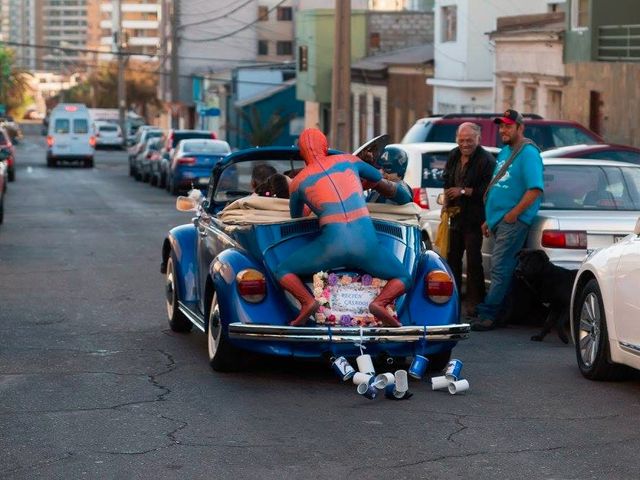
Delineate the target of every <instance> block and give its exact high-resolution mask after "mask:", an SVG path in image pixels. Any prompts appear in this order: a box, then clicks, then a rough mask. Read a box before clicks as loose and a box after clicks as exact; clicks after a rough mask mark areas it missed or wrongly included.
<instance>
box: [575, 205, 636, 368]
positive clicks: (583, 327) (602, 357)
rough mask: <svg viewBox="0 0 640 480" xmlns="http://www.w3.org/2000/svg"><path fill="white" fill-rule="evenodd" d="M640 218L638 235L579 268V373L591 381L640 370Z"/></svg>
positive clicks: (576, 288)
mask: <svg viewBox="0 0 640 480" xmlns="http://www.w3.org/2000/svg"><path fill="white" fill-rule="evenodd" d="M638 285H640V218H638V220H637V222H636V225H635V228H634V230H633V233H632V234H630V235H628V236H626V237H624V238H623V239H621V240H620V241H619V242H617V243H615V244H613V245H610V246H609V247H607V248H603V249H601V250H598V251H595V252H594V253H593V254H592V255H590V256H589V257H588V258H587V259H586V260H585V262H584V263H583V264H582V266H581V267H580V270H579V271H578V275H577V277H576V280H575V283H574V286H573V293H572V296H571V316H570V318H571V333H572V336H573V339H574V342H575V349H576V357H577V361H578V367H579V368H580V371H581V372H582V374H583V375H584V376H585V377H586V378H589V379H591V380H609V379H613V378H616V377H618V376H620V374H622V373H624V368H625V367H623V365H626V366H628V367H633V368H635V369H640V322H639V321H638V318H639V317H638V314H639V312H640V295H638Z"/></svg>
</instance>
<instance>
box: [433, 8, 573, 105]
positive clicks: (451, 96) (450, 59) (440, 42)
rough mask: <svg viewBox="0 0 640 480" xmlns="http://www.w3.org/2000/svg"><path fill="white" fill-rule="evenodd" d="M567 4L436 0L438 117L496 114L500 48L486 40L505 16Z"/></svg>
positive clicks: (434, 97)
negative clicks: (496, 56) (495, 86)
mask: <svg viewBox="0 0 640 480" xmlns="http://www.w3.org/2000/svg"><path fill="white" fill-rule="evenodd" d="M557 3H563V0H490V1H489V0H436V2H435V6H434V13H435V29H434V30H435V38H434V45H435V76H434V78H433V79H429V80H427V83H428V84H429V85H433V87H434V93H433V106H434V113H437V114H444V113H454V112H461V113H472V112H478V113H481V112H485V113H486V112H492V111H493V110H494V94H493V68H494V48H493V45H492V44H491V41H490V39H489V38H488V36H487V35H486V34H487V33H488V32H491V31H493V30H495V29H496V19H497V18H498V17H502V16H505V15H524V14H532V13H545V12H547V11H549V10H550V9H552V8H553V5H554V4H557Z"/></svg>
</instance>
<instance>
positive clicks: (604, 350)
mask: <svg viewBox="0 0 640 480" xmlns="http://www.w3.org/2000/svg"><path fill="white" fill-rule="evenodd" d="M576 307H577V308H576V309H575V311H574V325H575V329H574V330H575V331H574V335H575V338H574V340H575V346H576V357H577V359H578V367H579V368H580V371H581V372H582V375H584V376H585V377H586V378H588V379H590V380H613V379H614V378H618V377H619V376H620V375H621V374H622V373H623V371H624V368H623V367H622V365H615V364H613V363H611V362H610V361H609V358H610V354H609V334H608V332H607V320H606V317H605V313H604V302H603V301H602V293H600V287H599V286H598V282H597V281H596V280H595V279H592V280H589V282H587V284H586V285H585V286H584V288H583V289H582V291H581V292H580V296H579V297H578V303H576Z"/></svg>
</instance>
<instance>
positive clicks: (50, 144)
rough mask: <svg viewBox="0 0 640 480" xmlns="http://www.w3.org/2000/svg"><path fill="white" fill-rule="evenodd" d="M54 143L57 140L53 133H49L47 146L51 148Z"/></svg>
mask: <svg viewBox="0 0 640 480" xmlns="http://www.w3.org/2000/svg"><path fill="white" fill-rule="evenodd" d="M54 143H55V140H54V139H53V137H52V136H51V135H47V146H48V147H49V148H51V147H53V144H54Z"/></svg>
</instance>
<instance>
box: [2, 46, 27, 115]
mask: <svg viewBox="0 0 640 480" xmlns="http://www.w3.org/2000/svg"><path fill="white" fill-rule="evenodd" d="M31 76H32V74H31V72H29V71H28V70H25V69H23V68H20V67H18V66H16V65H15V54H14V52H13V50H8V49H6V48H3V47H2V46H0V104H2V105H4V106H5V107H6V109H7V112H12V111H13V110H15V109H17V108H19V107H20V106H22V104H23V102H24V100H25V98H26V97H27V95H28V93H29V91H30V87H29V77H31Z"/></svg>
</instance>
